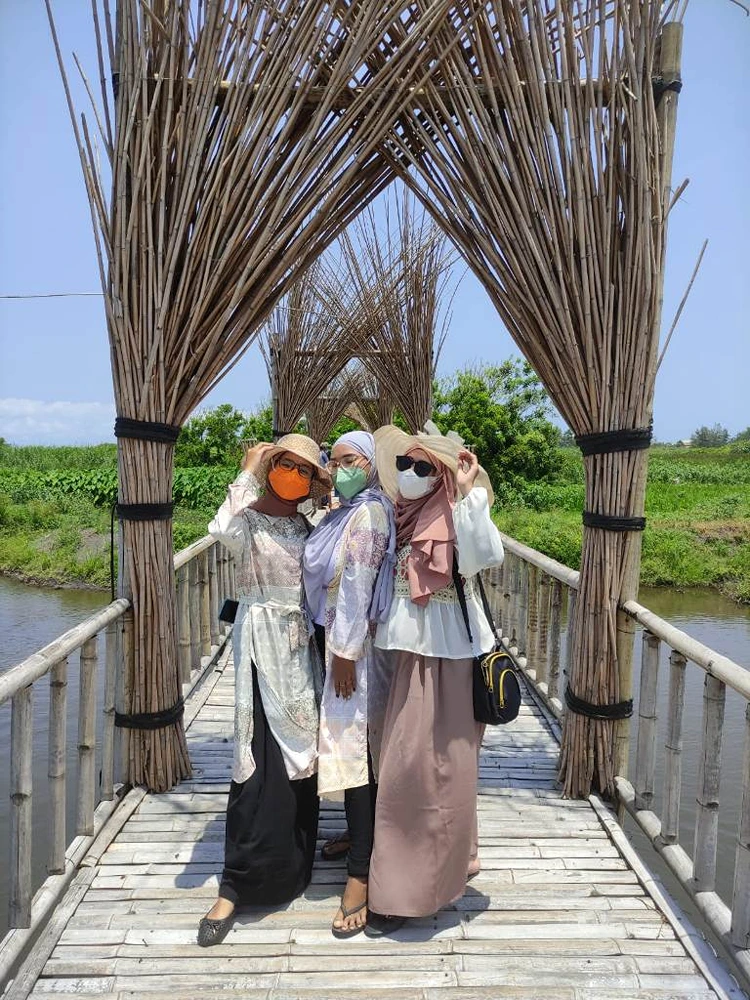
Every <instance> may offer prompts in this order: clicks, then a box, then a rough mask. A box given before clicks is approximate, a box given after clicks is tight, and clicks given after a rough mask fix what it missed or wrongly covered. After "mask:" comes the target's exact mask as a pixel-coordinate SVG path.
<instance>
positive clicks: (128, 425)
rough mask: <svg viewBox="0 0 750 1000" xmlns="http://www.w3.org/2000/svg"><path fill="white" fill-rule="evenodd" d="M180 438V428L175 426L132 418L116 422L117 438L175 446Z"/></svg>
mask: <svg viewBox="0 0 750 1000" xmlns="http://www.w3.org/2000/svg"><path fill="white" fill-rule="evenodd" d="M179 436H180V428H179V427H177V426H176V425H175V424H161V423H159V422H158V421H156V420H132V419H131V418H130V417H118V418H117V419H116V420H115V437H118V438H135V439H136V440H138V441H155V442H156V443H157V444H174V443H175V441H176V440H177V438H178V437H179Z"/></svg>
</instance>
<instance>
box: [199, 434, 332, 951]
mask: <svg viewBox="0 0 750 1000" xmlns="http://www.w3.org/2000/svg"><path fill="white" fill-rule="evenodd" d="M328 489H330V479H329V476H328V473H327V472H326V471H325V470H324V469H323V468H322V467H321V466H320V465H319V450H318V446H317V445H316V444H315V442H314V441H312V440H311V439H310V438H307V437H304V436H303V435H301V434H288V435H286V436H285V437H282V438H281V439H280V440H279V442H278V444H277V445H275V446H269V445H261V446H258V448H255V449H253V450H252V451H250V452H248V455H247V456H246V459H245V463H244V466H243V472H242V473H240V475H239V476H238V478H237V479H236V480H235V482H234V483H232V485H231V486H230V487H229V492H228V494H227V498H226V500H225V501H224V503H223V504H222V506H221V507H220V508H219V510H218V512H217V514H216V517H215V518H214V519H213V521H212V522H211V524H210V525H209V531H210V533H211V534H212V535H213V536H214V537H215V538H217V539H218V540H219V541H221V542H222V543H223V544H224V545H225V546H226V547H227V548H228V549H230V550H231V551H232V553H233V554H234V556H235V559H236V565H237V584H238V591H239V593H238V597H239V606H238V609H237V616H236V618H235V624H234V634H233V639H234V667H235V716H234V766H233V771H232V783H231V787H230V791H229V800H228V804H227V825H226V837H225V854H224V871H223V875H222V879H221V884H220V887H219V898H218V899H217V901H216V903H215V904H214V905H213V907H212V908H211V910H210V911H209V912H208V914H207V915H206V916H205V917H204V918H203V919H202V920H201V922H200V926H199V930H198V943H199V944H200V945H202V946H204V947H207V946H210V945H214V944H219V943H220V942H221V941H222V940H223V939H224V937H225V936H226V934H227V933H228V931H229V929H230V927H231V923H232V919H233V915H234V911H235V908H236V907H237V906H238V905H240V904H249V903H252V904H261V905H267V906H273V905H277V904H281V903H284V902H288V901H289V900H291V899H293V898H294V897H295V896H297V895H299V893H301V892H303V891H304V889H305V888H306V887H307V885H308V884H309V881H310V877H311V873H312V865H313V859H314V855H315V843H316V838H317V824H318V795H317V787H316V782H317V773H316V772H317V757H318V752H317V737H318V726H319V711H318V706H319V698H320V691H321V687H322V664H321V662H320V659H319V656H318V653H317V649H316V646H315V643H314V641H312V640H311V635H310V628H309V625H308V619H307V616H306V613H305V609H304V606H303V591H302V554H303V550H304V546H305V542H306V541H307V537H308V534H309V531H310V528H309V525H308V524H307V522H306V520H305V518H304V517H302V515H300V514H298V513H297V505H298V504H299V502H300V501H301V500H304V499H306V498H307V497H310V496H314V497H317V496H321V495H323V493H325V492H326V491H327V490H328ZM261 493H262V495H260V494H261Z"/></svg>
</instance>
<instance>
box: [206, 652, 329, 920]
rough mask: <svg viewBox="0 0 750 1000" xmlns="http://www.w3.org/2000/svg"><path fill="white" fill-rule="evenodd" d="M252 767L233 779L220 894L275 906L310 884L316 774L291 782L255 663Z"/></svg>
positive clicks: (316, 807)
mask: <svg viewBox="0 0 750 1000" xmlns="http://www.w3.org/2000/svg"><path fill="white" fill-rule="evenodd" d="M252 670H253V740H252V750H253V757H254V759H255V771H254V772H253V774H252V775H251V776H250V777H249V778H248V779H247V781H243V782H242V783H241V784H238V783H237V782H235V781H233V782H232V784H231V787H230V789H229V800H228V802H227V828H226V839H225V845H224V872H223V875H222V879H221V885H220V887H219V895H220V896H222V897H223V898H224V899H228V900H230V901H231V902H233V903H235V905H243V904H245V905H250V904H257V905H262V906H278V905H280V904H282V903H288V902H289V901H290V900H292V899H294V898H295V897H296V896H299V895H300V893H302V892H304V890H305V889H306V888H307V886H308V885H309V884H310V878H311V876H312V867H313V861H314V859H315V844H316V839H317V831H318V810H319V799H318V776H317V774H315V775H313V776H312V777H310V778H302V779H300V780H298V781H290V780H289V776H288V774H287V772H286V767H285V766H284V759H283V757H282V754H281V750H280V749H279V745H278V743H277V742H276V740H275V739H274V737H273V733H272V732H271V729H270V727H269V725H268V722H267V720H266V713H265V711H264V710H263V702H262V701H261V696H260V689H259V688H258V679H257V676H256V672H255V664H253V668H252Z"/></svg>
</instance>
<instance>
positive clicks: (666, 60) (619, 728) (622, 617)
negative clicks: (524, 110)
mask: <svg viewBox="0 0 750 1000" xmlns="http://www.w3.org/2000/svg"><path fill="white" fill-rule="evenodd" d="M682 34H683V29H682V24H680V23H679V22H677V21H669V22H668V23H667V24H665V25H664V27H663V28H662V32H661V44H660V49H659V75H660V76H661V78H662V80H664V81H666V82H671V81H679V80H680V66H681V61H682ZM678 97H679V95H678V92H677V91H676V90H667V91H665V92H664V93H663V94H662V96H661V99H660V101H659V105H658V107H657V109H656V117H657V125H658V129H659V135H660V138H661V180H662V191H661V201H662V212H663V219H664V222H663V225H664V244H663V245H664V252H665V253H666V246H667V240H666V229H667V216H668V214H669V203H670V201H671V192H672V161H673V159H674V144H675V134H676V131H677V103H678ZM661 264H662V267H661V269H660V275H661V276H660V288H659V305H658V308H657V310H656V314H655V317H654V325H655V328H656V331H657V336H656V337H655V338H654V339H655V343H656V345H657V348H658V343H659V337H658V331H659V330H660V329H661V317H662V312H663V307H664V261H663V260H662V262H661ZM656 360H657V359H656V356H654V364H656ZM647 474H648V453H647V452H644V453H643V458H642V459H641V461H640V462H639V463H638V476H639V478H638V484H637V489H636V492H635V495H634V505H633V513H634V514H635V515H640V514H642V513H643V510H644V508H645V502H646V476H647ZM641 547H642V540H641V539H640V538H638V539H635V538H634V539H633V540H632V542H631V544H630V545H628V546H627V549H626V553H625V558H624V566H623V576H622V588H621V591H620V604H621V605H622V604H624V603H625V601H629V600H637V598H638V586H639V582H640V574H641ZM616 628H617V640H616V651H617V664H618V673H619V686H620V699H621V700H623V701H625V700H627V699H628V698H630V697H632V691H633V644H634V640H635V622H634V621H633V620H632V619H631V618H630V617H629V616H628V615H627V614H625V612H624V611H621V610H619V609H618V611H617V615H616ZM629 748H630V720H629V719H621V720H620V721H619V722H618V723H617V724H616V727H615V745H614V761H613V763H614V773H615V774H621V775H623V776H627V774H628V756H629Z"/></svg>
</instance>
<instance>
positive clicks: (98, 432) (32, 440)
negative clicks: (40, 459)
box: [0, 398, 115, 444]
mask: <svg viewBox="0 0 750 1000" xmlns="http://www.w3.org/2000/svg"><path fill="white" fill-rule="evenodd" d="M114 422H115V407H114V403H71V402H68V401H66V400H57V401H55V402H51V403H48V402H44V401H43V400H40V399H12V398H6V399H0V437H4V438H5V440H6V441H10V442H11V443H12V444H99V443H100V442H102V441H113V440H114V433H113V428H114Z"/></svg>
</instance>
